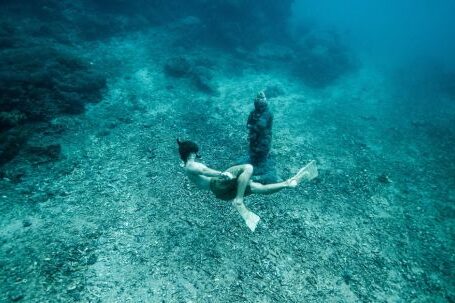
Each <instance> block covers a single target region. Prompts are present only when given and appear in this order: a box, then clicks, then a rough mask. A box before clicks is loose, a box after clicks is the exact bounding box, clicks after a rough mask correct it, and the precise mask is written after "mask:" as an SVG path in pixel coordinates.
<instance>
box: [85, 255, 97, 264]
mask: <svg viewBox="0 0 455 303" xmlns="http://www.w3.org/2000/svg"><path fill="white" fill-rule="evenodd" d="M96 261H98V256H97V255H95V254H92V255H90V257H88V259H87V265H93V264H95V263H96Z"/></svg>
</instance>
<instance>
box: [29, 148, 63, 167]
mask: <svg viewBox="0 0 455 303" xmlns="http://www.w3.org/2000/svg"><path fill="white" fill-rule="evenodd" d="M61 150H62V148H61V146H60V144H51V145H47V146H29V147H28V148H27V149H26V152H27V154H29V155H30V156H32V157H33V158H34V160H35V161H36V162H38V163H44V162H51V161H56V160H58V159H59V158H60V154H61Z"/></svg>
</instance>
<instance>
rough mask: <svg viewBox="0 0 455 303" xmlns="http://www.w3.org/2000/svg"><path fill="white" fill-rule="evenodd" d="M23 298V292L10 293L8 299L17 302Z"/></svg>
mask: <svg viewBox="0 0 455 303" xmlns="http://www.w3.org/2000/svg"><path fill="white" fill-rule="evenodd" d="M23 298H24V295H23V294H10V295H9V299H10V300H11V302H19V301H21V300H22V299H23Z"/></svg>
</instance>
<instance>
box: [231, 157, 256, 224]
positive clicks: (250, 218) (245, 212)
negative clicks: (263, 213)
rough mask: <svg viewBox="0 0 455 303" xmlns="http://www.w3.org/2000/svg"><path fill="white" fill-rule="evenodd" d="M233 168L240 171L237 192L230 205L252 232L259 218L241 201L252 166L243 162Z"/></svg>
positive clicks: (248, 181)
mask: <svg viewBox="0 0 455 303" xmlns="http://www.w3.org/2000/svg"><path fill="white" fill-rule="evenodd" d="M234 169H240V170H241V173H240V175H239V176H238V178H237V194H236V196H235V198H234V200H232V205H234V207H235V209H237V211H238V212H239V214H240V216H242V218H243V220H245V223H246V225H247V226H248V228H249V229H250V230H251V231H253V232H254V230H255V229H256V226H257V224H258V222H259V220H260V219H261V218H259V216H258V215H256V214H255V213H253V212H252V211H250V210H249V209H248V208H246V206H245V204H244V203H243V196H244V195H245V190H246V187H247V186H248V185H249V184H250V179H251V176H252V175H253V166H252V165H250V164H245V165H241V166H238V167H234ZM228 171H229V170H228Z"/></svg>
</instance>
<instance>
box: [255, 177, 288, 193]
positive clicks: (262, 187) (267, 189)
mask: <svg viewBox="0 0 455 303" xmlns="http://www.w3.org/2000/svg"><path fill="white" fill-rule="evenodd" d="M289 187H292V186H291V185H290V181H289V180H286V181H283V182H279V183H272V184H261V183H257V182H253V181H251V182H250V188H251V192H252V193H253V194H261V195H269V194H273V193H276V192H278V191H280V190H282V189H283V188H289Z"/></svg>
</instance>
